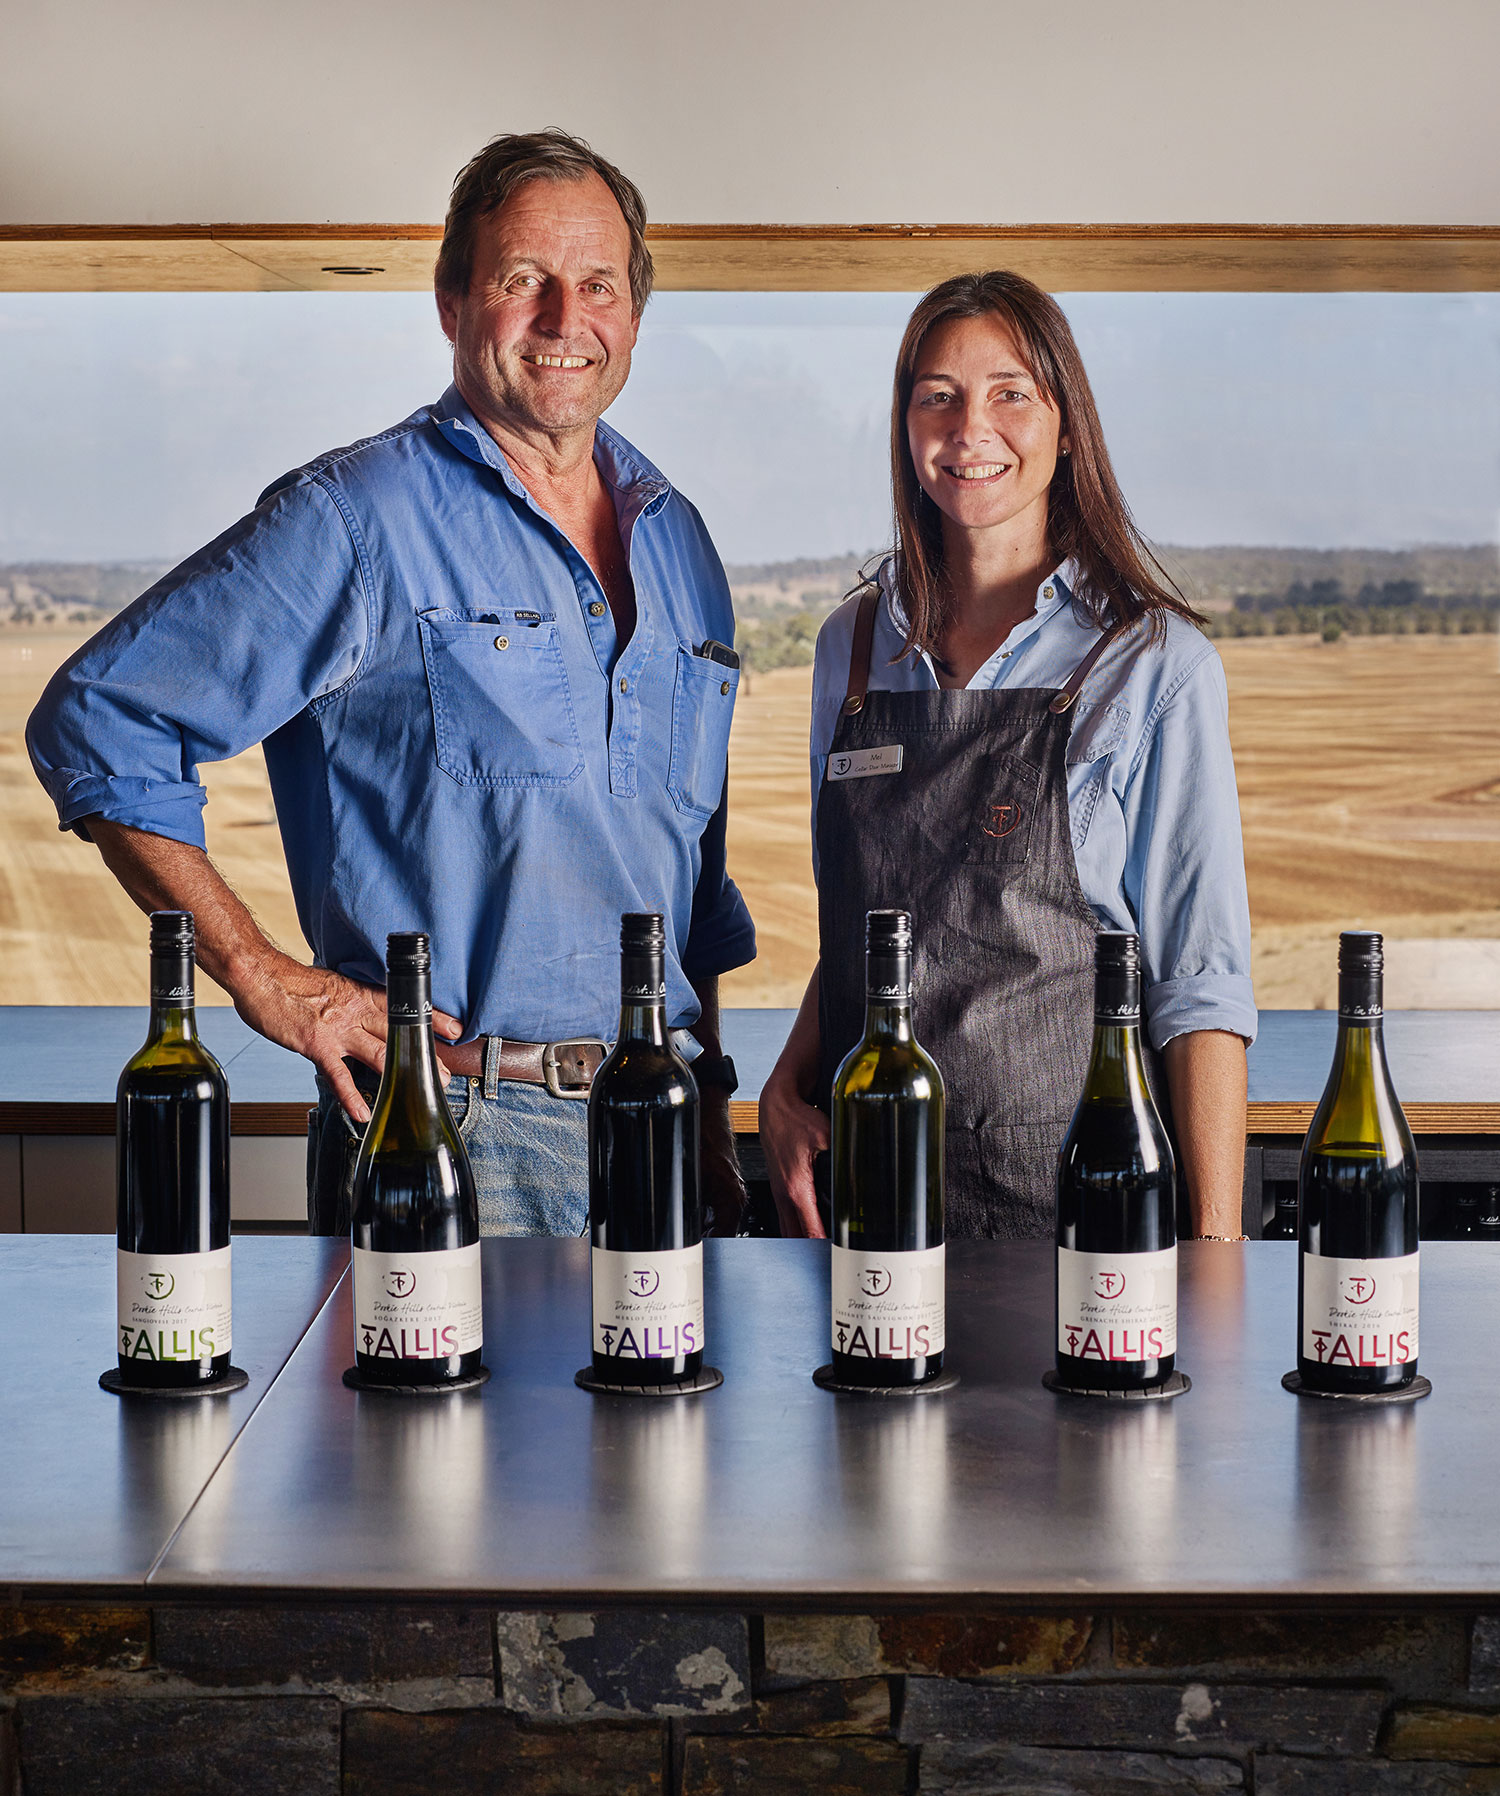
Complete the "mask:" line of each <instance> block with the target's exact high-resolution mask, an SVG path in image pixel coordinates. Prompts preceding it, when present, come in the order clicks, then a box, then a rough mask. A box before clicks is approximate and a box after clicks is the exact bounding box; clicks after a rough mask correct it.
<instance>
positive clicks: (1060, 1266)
mask: <svg viewBox="0 0 1500 1796" xmlns="http://www.w3.org/2000/svg"><path fill="white" fill-rule="evenodd" d="M1056 1351H1057V1377H1058V1380H1059V1382H1060V1383H1062V1384H1065V1385H1068V1386H1070V1387H1071V1388H1072V1389H1074V1390H1093V1391H1149V1390H1155V1389H1156V1388H1157V1387H1158V1386H1160V1385H1163V1384H1165V1383H1166V1382H1167V1380H1168V1379H1169V1378H1170V1377H1171V1376H1172V1373H1173V1371H1174V1370H1175V1367H1176V1356H1177V1171H1176V1162H1175V1160H1174V1158H1173V1155H1172V1144H1171V1142H1170V1141H1169V1140H1168V1139H1167V1132H1166V1130H1165V1128H1163V1126H1162V1120H1161V1117H1160V1115H1159V1114H1158V1113H1157V1109H1156V1105H1155V1103H1153V1101H1152V1098H1151V1088H1150V1086H1149V1085H1148V1084H1147V1082H1146V1064H1145V1059H1144V1056H1143V1054H1142V1052H1141V954H1140V942H1139V940H1138V938H1137V937H1136V936H1134V935H1132V934H1130V933H1128V932H1126V931H1117V930H1101V931H1100V934H1099V937H1098V940H1097V942H1096V943H1095V946H1094V1045H1093V1050H1092V1052H1091V1053H1090V1055H1089V1067H1088V1072H1087V1074H1086V1075H1085V1077H1084V1082H1083V1095H1082V1096H1081V1097H1080V1098H1079V1100H1078V1107H1077V1109H1076V1110H1075V1111H1074V1112H1073V1120H1072V1122H1071V1123H1070V1124H1069V1125H1068V1133H1067V1135H1066V1136H1065V1137H1064V1139H1063V1145H1062V1151H1061V1153H1060V1154H1059V1155H1058V1162H1057V1338H1056Z"/></svg>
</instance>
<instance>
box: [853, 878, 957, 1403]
mask: <svg viewBox="0 0 1500 1796" xmlns="http://www.w3.org/2000/svg"><path fill="white" fill-rule="evenodd" d="M911 961H912V937H911V917H910V916H909V914H908V913H907V912H906V911H904V910H872V911H869V912H867V913H866V916H865V1033H864V1039H863V1041H861V1042H860V1043H859V1044H858V1045H857V1046H856V1047H854V1048H853V1049H852V1050H851V1051H850V1052H849V1053H848V1054H847V1055H846V1056H845V1057H844V1060H843V1062H842V1064H841V1065H840V1067H839V1069H838V1071H837V1072H836V1073H835V1074H834V1079H833V1142H832V1154H831V1160H832V1167H831V1176H832V1211H833V1274H832V1298H833V1303H832V1323H833V1378H834V1381H835V1382H836V1383H839V1384H854V1385H867V1386H875V1387H885V1386H894V1385H912V1384H924V1383H926V1382H927V1381H928V1380H929V1379H933V1378H936V1377H937V1376H938V1374H939V1373H940V1372H941V1371H942V1369H943V1353H944V1350H945V1347H946V1330H945V1268H944V1249H943V1076H942V1074H941V1073H940V1072H939V1071H938V1069H937V1066H936V1065H935V1063H934V1062H933V1060H932V1058H931V1057H930V1056H929V1055H928V1054H927V1053H925V1052H924V1051H923V1049H922V1048H921V1047H920V1046H919V1044H918V1042H917V1038H916V1036H915V1035H914V1034H913V1033H912V1016H911Z"/></svg>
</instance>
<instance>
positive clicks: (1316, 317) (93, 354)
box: [0, 293, 1500, 563]
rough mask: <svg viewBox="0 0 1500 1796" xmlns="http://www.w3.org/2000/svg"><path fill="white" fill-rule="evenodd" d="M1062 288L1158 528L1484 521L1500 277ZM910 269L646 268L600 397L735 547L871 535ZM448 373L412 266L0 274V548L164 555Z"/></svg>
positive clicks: (1345, 528)
mask: <svg viewBox="0 0 1500 1796" xmlns="http://www.w3.org/2000/svg"><path fill="white" fill-rule="evenodd" d="M1060 297H1061V298H1062V303H1063V305H1064V306H1065V308H1066V310H1067V312H1068V315H1069V317H1070V318H1071V320H1072V322H1073V326H1074V329H1075V331H1076V333H1077V335H1078V339H1079V343H1080V346H1081V348H1082V350H1083V355H1084V359H1085V362H1086V363H1087V366H1088V369H1089V373H1090V377H1091V379H1092V381H1093V383H1094V388H1095V392H1096V395H1097V398H1098V401H1099V409H1100V412H1101V414H1102V417H1103V420H1104V427H1105V432H1106V436H1107V438H1108V441H1109V444H1110V449H1111V453H1112V454H1113V456H1114V460H1115V464H1116V468H1117V470H1118V472H1119V475H1120V478H1121V482H1122V484H1123V486H1124V488H1125V492H1126V495H1127V497H1128V498H1129V499H1130V501H1131V504H1132V506H1133V508H1134V510H1135V513H1136V516H1137V519H1138V521H1139V523H1140V524H1141V527H1142V528H1143V529H1144V530H1145V531H1146V533H1147V535H1148V536H1151V537H1153V538H1154V539H1155V540H1157V541H1159V542H1164V543H1178V544H1184V545H1200V544H1216V543H1236V544H1284V545H1297V546H1309V547H1336V546H1356V547H1370V548H1398V547H1403V546H1407V545H1410V544H1414V543H1429V542H1432V543H1436V542H1445V543H1478V542H1491V541H1494V540H1496V536H1497V531H1500V295H1494V294H1399V295H1394V294H1349V293H1342V294H1180V293H1174V294H1133V293H1106V294H1101V293H1090V294H1074V295H1062V296H1060ZM914 298H915V296H914V295H910V294H849V293H817V294H795V293H793V294H783V293H663V294H659V295H658V296H657V297H656V298H655V299H654V300H653V301H652V302H651V305H650V307H649V309H648V311H647V314H646V319H645V322H644V325H643V327H642V331H641V340H640V344H639V346H638V348H637V350H636V357H635V365H634V369H633V372H632V374H631V379H630V384H629V385H628V386H627V388H626V389H625V392H624V393H623V394H622V395H621V397H620V398H619V400H617V401H616V403H615V405H614V407H613V408H612V410H611V412H610V413H609V419H610V422H611V423H613V424H615V425H616V426H617V427H618V428H619V429H621V430H622V431H624V432H625V434H626V435H627V436H628V437H630V438H631V439H632V440H633V441H634V442H635V443H636V444H637V445H638V446H639V447H640V448H641V450H642V451H643V452H644V453H645V454H646V455H647V456H648V457H649V458H650V459H651V460H652V461H654V462H655V463H656V464H657V465H658V466H659V467H660V468H661V469H662V470H663V471H664V472H665V473H666V474H667V475H668V476H669V477H670V478H672V479H673V480H674V481H676V482H678V483H679V484H680V485H681V486H682V488H683V490H684V491H685V492H686V493H687V494H688V496H689V497H690V498H692V499H693V500H695V501H696V502H697V504H698V505H699V507H700V509H701V510H702V511H703V513H704V515H705V517H706V518H707V521H708V524H709V527H710V529H711V530H712V531H713V534H714V537H715V539H716V541H717V543H718V545H719V549H720V552H721V554H722V555H723V556H724V558H725V560H726V561H730V562H739V563H744V562H761V561H776V560H783V559H788V558H791V557H793V556H827V555H838V554H842V553H844V552H846V551H851V550H852V551H855V552H857V553H864V552H866V551H868V550H870V549H873V548H875V547H877V546H879V545H880V544H882V543H883V542H884V541H885V540H886V538H887V536H888V533H889V498H888V473H887V468H886V449H885V442H886V432H887V427H888V415H889V404H890V376H891V369H892V366H893V363H894V359H895V351H896V346H897V343H898V341H899V339H900V334H901V328H902V325H903V324H904V322H905V319H906V317H907V314H908V313H909V312H910V310H911V307H912V304H913V302H914ZM448 377H449V363H448V349H447V345H446V343H445V342H444V341H443V337H442V334H441V332H440V331H439V329H438V325H437V319H436V316H435V313H434V309H433V304H432V301H431V299H430V298H429V297H428V296H427V295H425V294H415V293H352V294H342V293H339V294H323V293H308V294H289V293H273V294H259V293H233V294H198V293H193V294H144V293H142V294H130V293H127V294H80V293H68V294H0V561H29V560H70V561H71V560H81V561H116V560H168V561H170V560H176V559H178V558H179V557H181V556H183V555H185V554H187V553H188V552H189V551H190V550H192V549H194V548H196V547H197V546H198V545H199V544H200V543H203V542H205V541H207V540H208V539H209V538H211V537H213V536H215V535H217V534H218V532H219V531H220V530H222V529H223V528H224V527H225V526H226V525H227V524H228V523H230V522H231V521H232V520H233V519H234V518H236V517H238V516H239V515H240V514H241V513H243V512H245V511H247V510H248V509H249V508H250V507H251V506H252V505H253V504H254V503H255V499H256V496H257V494H258V493H259V492H260V490H261V489H262V488H263V487H264V486H265V485H266V484H267V483H268V482H270V481H271V480H272V479H274V478H275V477H276V476H277V475H278V474H280V473H282V472H283V471H285V470H286V469H288V468H292V467H295V466H297V465H298V464H300V463H302V462H304V461H307V460H309V459H310V458H312V457H313V456H315V455H317V454H319V453H320V452H322V451H323V450H325V449H328V448H331V447H333V446H335V445H336V444H340V443H346V442H351V441H353V440H355V439H357V438H359V437H361V436H366V435H369V434H371V433H372V432H374V431H377V430H380V429H382V428H384V427H385V426H387V425H389V424H392V423H394V422H396V421H397V420H398V419H400V418H402V417H405V416H406V415H407V414H408V413H409V412H411V411H413V410H415V409H416V407H417V406H419V405H421V404H423V403H424V402H426V401H428V400H430V399H435V398H436V397H437V396H438V394H439V393H440V392H441V391H442V390H443V388H444V386H445V385H446V384H447V381H448Z"/></svg>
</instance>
